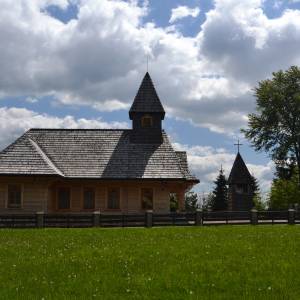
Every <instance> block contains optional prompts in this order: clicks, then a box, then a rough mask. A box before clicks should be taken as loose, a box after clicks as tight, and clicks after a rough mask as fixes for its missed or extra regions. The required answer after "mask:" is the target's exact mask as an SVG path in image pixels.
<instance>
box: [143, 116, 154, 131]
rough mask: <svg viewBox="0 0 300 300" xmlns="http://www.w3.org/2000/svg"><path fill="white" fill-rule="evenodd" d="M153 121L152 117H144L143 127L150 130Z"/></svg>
mask: <svg viewBox="0 0 300 300" xmlns="http://www.w3.org/2000/svg"><path fill="white" fill-rule="evenodd" d="M152 124H153V120H152V117H151V116H143V117H142V127H143V128H149V127H152Z"/></svg>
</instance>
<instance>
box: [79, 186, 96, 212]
mask: <svg viewBox="0 0 300 300" xmlns="http://www.w3.org/2000/svg"><path fill="white" fill-rule="evenodd" d="M86 190H92V191H93V193H94V206H93V208H85V207H84V204H85V199H84V194H85V191H86ZM81 207H82V209H83V210H85V211H93V210H95V209H96V188H94V187H91V186H84V187H83V188H82V203H81Z"/></svg>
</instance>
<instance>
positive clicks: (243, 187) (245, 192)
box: [228, 142, 254, 211]
mask: <svg viewBox="0 0 300 300" xmlns="http://www.w3.org/2000/svg"><path fill="white" fill-rule="evenodd" d="M240 145H241V144H240V143H239V142H238V144H237V146H238V153H237V155H236V158H235V161H234V163H233V166H232V169H231V172H230V175H229V178H228V185H229V189H228V190H229V197H228V209H229V210H232V211H249V210H250V209H252V208H253V197H254V192H253V186H252V176H251V174H250V172H249V170H248V168H247V166H246V164H245V162H244V160H243V158H242V156H241V154H240V151H239V147H240Z"/></svg>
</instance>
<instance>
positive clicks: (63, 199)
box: [57, 187, 71, 209]
mask: <svg viewBox="0 0 300 300" xmlns="http://www.w3.org/2000/svg"><path fill="white" fill-rule="evenodd" d="M57 204H58V205H57V206H58V209H70V207H71V190H70V188H68V187H61V188H59V189H58V190H57Z"/></svg>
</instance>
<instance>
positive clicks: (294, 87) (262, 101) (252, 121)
mask: <svg viewBox="0 0 300 300" xmlns="http://www.w3.org/2000/svg"><path fill="white" fill-rule="evenodd" d="M255 97H256V113H253V114H250V115H249V122H248V125H249V128H248V129H245V130H243V132H244V133H245V136H246V138H248V139H249V140H250V142H251V143H252V145H253V146H254V147H255V149H256V150H258V151H259V150H265V151H266V152H268V153H270V154H271V157H272V158H273V160H274V161H275V163H276V164H277V165H283V164H285V163H286V162H288V161H290V160H291V159H292V157H294V158H295V159H296V163H297V168H298V172H297V173H298V188H299V183H300V68H298V67H296V66H292V67H290V68H289V69H288V70H287V71H279V72H274V73H273V77H272V79H267V80H262V81H260V82H259V84H258V87H256V88H255Z"/></svg>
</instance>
